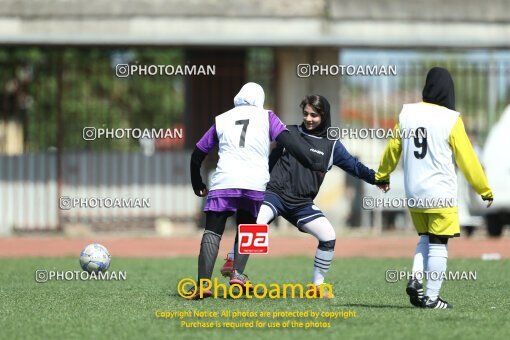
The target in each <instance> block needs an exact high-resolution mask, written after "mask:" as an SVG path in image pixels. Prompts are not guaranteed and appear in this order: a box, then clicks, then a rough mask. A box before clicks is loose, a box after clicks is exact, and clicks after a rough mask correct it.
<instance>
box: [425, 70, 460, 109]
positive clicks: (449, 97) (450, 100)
mask: <svg viewBox="0 0 510 340" xmlns="http://www.w3.org/2000/svg"><path fill="white" fill-rule="evenodd" d="M423 101H424V102H427V103H432V104H437V105H441V106H444V107H447V108H449V109H450V110H455V91H454V88H453V79H452V76H451V75H450V73H449V72H448V71H447V70H446V69H444V68H441V67H433V68H431V69H430V71H429V72H428V73H427V80H425V86H424V87H423Z"/></svg>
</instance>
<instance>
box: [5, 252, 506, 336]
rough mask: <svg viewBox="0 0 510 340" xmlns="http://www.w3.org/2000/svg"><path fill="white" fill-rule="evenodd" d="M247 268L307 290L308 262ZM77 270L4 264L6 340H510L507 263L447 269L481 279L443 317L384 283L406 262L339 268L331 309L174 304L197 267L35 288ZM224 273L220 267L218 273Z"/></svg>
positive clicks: (449, 289) (272, 261)
mask: <svg viewBox="0 0 510 340" xmlns="http://www.w3.org/2000/svg"><path fill="white" fill-rule="evenodd" d="M250 261H251V262H250V263H249V267H248V269H249V270H248V271H247V273H248V274H250V276H251V278H252V279H253V280H254V281H255V282H256V283H259V282H260V283H266V284H270V283H302V284H306V283H308V279H309V276H310V269H311V268H310V266H311V264H312V259H311V258H304V257H292V258H271V257H260V256H259V257H257V258H253V259H251V260H250ZM77 262H78V259H77V258H59V259H35V258H23V259H0V266H1V272H2V274H1V276H0V277H1V279H0V300H1V307H0V312H1V313H0V338H1V339H43V338H44V339H47V338H51V339H56V338H61V339H69V338H75V339H83V338H87V339H90V338H100V339H112V338H122V339H141V338H143V339H156V338H173V339H181V338H189V339H232V338H234V339H235V338H240V337H245V336H248V338H249V339H251V338H257V339H275V338H278V339H302V338H308V339H311V338H314V339H341V338H347V339H356V338H359V339H362V338H363V339H366V338H372V339H376V338H377V339H381V338H387V339H399V338H400V339H443V338H455V339H479V338H486V337H488V336H490V338H491V339H508V334H510V325H509V323H508V320H509V308H508V307H509V302H510V297H509V296H510V293H509V292H510V284H509V280H508V278H509V273H508V270H509V265H510V261H508V260H505V261H481V260H450V261H449V270H451V271H455V270H460V271H476V272H477V280H476V281H450V282H446V283H445V284H444V285H443V289H442V294H441V295H442V296H443V297H444V298H445V299H447V300H448V301H449V302H450V303H452V304H454V305H455V309H453V310H446V311H445V310H442V311H433V310H421V309H417V308H414V307H412V306H411V305H410V304H409V302H408V299H407V295H405V285H406V282H405V281H401V282H399V283H387V282H386V281H385V271H386V270H387V269H399V270H409V264H410V260H407V259H402V260H389V259H377V260H374V259H361V258H359V259H336V260H335V262H334V263H333V266H332V269H331V270H330V276H329V282H330V283H332V284H333V285H334V289H335V295H336V297H335V298H334V299H331V300H317V299H315V300H308V299H280V300H271V299H262V300H259V299H239V300H234V299H230V298H229V299H207V300H203V301H187V300H184V299H182V298H180V297H179V296H177V293H176V287H177V282H178V281H179V279H181V278H184V277H192V278H194V277H195V275H196V274H195V273H196V259H195V258H182V259H127V258H122V259H121V258H114V259H113V261H112V265H111V267H110V270H114V271H119V270H122V271H126V272H127V280H126V281H50V282H47V283H36V282H35V274H34V273H35V270H36V269H48V270H59V271H60V270H78V269H79V266H78V264H77ZM219 266H220V261H218V263H217V265H216V268H215V273H218V268H219ZM222 282H226V281H225V280H223V279H222ZM156 310H159V311H194V310H196V311H218V312H221V311H223V310H230V311H256V312H261V311H269V312H273V311H306V310H312V311H316V312H317V311H355V312H356V315H357V316H356V317H355V318H352V317H351V318H348V319H336V320H325V319H320V320H319V321H323V322H330V328H327V329H317V328H316V329H306V330H305V329H300V328H286V329H283V328H281V329H274V328H271V329H269V328H258V329H257V328H256V329H237V330H233V329H226V328H213V329H190V328H181V325H180V321H179V319H158V318H156V317H155V312H156ZM188 320H190V319H188ZM193 320H194V321H197V320H199V319H193ZM193 320H191V321H193ZM210 320H211V319H202V321H210ZM258 320H259V321H265V322H274V321H278V322H282V321H287V320H296V321H302V322H306V321H307V320H306V319H305V320H303V319H301V320H297V319H292V318H283V319H276V320H272V319H267V318H266V319H261V318H259V319H258ZM212 321H214V320H212ZM216 321H220V322H222V321H223V322H224V321H235V322H238V321H254V319H249V318H248V319H235V320H228V319H225V318H219V319H216Z"/></svg>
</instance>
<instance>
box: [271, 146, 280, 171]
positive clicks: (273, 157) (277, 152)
mask: <svg viewBox="0 0 510 340" xmlns="http://www.w3.org/2000/svg"><path fill="white" fill-rule="evenodd" d="M282 154H283V146H281V145H279V144H276V146H275V147H274V149H273V150H272V151H271V153H270V154H269V172H271V170H273V167H274V166H275V165H276V162H278V160H279V159H280V157H281V156H282Z"/></svg>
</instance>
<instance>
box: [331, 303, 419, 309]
mask: <svg viewBox="0 0 510 340" xmlns="http://www.w3.org/2000/svg"><path fill="white" fill-rule="evenodd" d="M332 305H333V306H335V307H367V308H392V309H420V308H417V307H413V306H402V305H378V304H364V303H343V304H335V303H333V304H332Z"/></svg>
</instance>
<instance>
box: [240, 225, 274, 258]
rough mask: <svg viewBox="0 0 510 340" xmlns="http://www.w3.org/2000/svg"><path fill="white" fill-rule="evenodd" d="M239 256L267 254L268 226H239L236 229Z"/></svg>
mask: <svg viewBox="0 0 510 340" xmlns="http://www.w3.org/2000/svg"><path fill="white" fill-rule="evenodd" d="M238 232H239V239H238V251H239V254H267V253H268V251H269V226H268V225H267V224H240V225H239V227H238Z"/></svg>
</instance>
